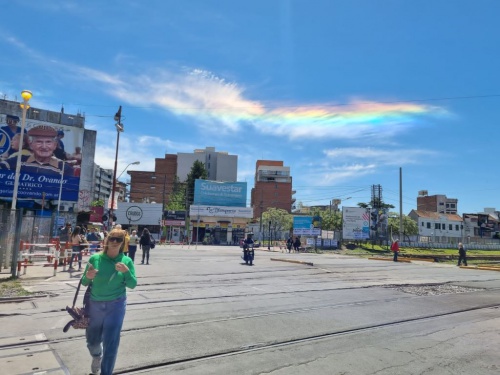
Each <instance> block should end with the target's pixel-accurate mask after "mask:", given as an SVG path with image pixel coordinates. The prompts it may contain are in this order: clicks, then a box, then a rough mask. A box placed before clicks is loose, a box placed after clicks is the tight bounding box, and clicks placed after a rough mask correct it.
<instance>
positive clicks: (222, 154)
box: [177, 147, 238, 182]
mask: <svg viewBox="0 0 500 375" xmlns="http://www.w3.org/2000/svg"><path fill="white" fill-rule="evenodd" d="M195 161H200V162H202V163H203V164H204V165H205V169H206V170H207V172H208V176H207V178H208V179H209V180H212V181H221V182H235V181H236V179H237V173H238V156H237V155H229V153H228V152H226V151H215V147H206V148H205V149H204V150H202V149H196V150H194V152H192V153H185V152H179V153H178V154H177V176H178V177H179V181H181V182H184V181H186V178H187V176H188V174H189V172H191V167H192V166H193V163H194V162H195Z"/></svg>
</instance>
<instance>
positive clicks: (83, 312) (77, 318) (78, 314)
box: [63, 279, 92, 332]
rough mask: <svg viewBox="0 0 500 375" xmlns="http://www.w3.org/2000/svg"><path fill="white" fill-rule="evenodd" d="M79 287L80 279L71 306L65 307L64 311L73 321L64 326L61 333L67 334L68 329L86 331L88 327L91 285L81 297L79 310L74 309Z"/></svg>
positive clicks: (77, 308)
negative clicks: (81, 304)
mask: <svg viewBox="0 0 500 375" xmlns="http://www.w3.org/2000/svg"><path fill="white" fill-rule="evenodd" d="M81 285H82V279H80V282H79V283H78V288H76V293H75V298H73V306H72V307H69V306H66V311H67V312H68V314H69V315H71V317H72V318H73V319H72V320H70V321H69V322H68V323H67V324H66V325H65V326H64V328H63V332H68V330H69V328H70V327H73V328H74V329H86V328H87V327H88V326H89V322H90V318H89V308H90V292H91V291H92V283H90V284H89V286H88V287H87V290H86V291H85V295H84V296H83V307H81V308H80V307H75V304H76V300H77V298H78V293H79V292H80V286H81Z"/></svg>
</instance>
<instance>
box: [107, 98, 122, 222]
mask: <svg viewBox="0 0 500 375" xmlns="http://www.w3.org/2000/svg"><path fill="white" fill-rule="evenodd" d="M114 119H115V121H116V124H115V127H116V153H115V168H114V170H113V184H112V188H111V203H110V205H109V218H108V229H109V228H111V223H112V222H113V208H114V205H115V189H116V168H117V164H118V146H119V144H120V133H121V132H122V131H123V125H122V123H121V120H122V106H120V108H118V112H116V114H115V117H114Z"/></svg>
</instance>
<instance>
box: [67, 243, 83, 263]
mask: <svg viewBox="0 0 500 375" xmlns="http://www.w3.org/2000/svg"><path fill="white" fill-rule="evenodd" d="M71 250H72V251H71V258H70V259H69V267H70V268H71V267H73V257H74V256H75V255H78V265H79V266H80V268H82V249H81V247H80V245H74V246H73V247H72V249H71Z"/></svg>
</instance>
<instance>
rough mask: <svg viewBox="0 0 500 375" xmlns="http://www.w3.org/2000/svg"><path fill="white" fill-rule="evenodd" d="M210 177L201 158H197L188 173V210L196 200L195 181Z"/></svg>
mask: <svg viewBox="0 0 500 375" xmlns="http://www.w3.org/2000/svg"><path fill="white" fill-rule="evenodd" d="M207 177H208V172H207V170H206V169H205V164H204V163H202V162H201V161H199V160H195V162H194V163H193V166H192V167H191V171H190V172H189V174H188V175H187V179H186V194H187V199H186V210H187V209H188V208H189V206H190V205H191V204H193V201H194V181H195V180H198V179H199V180H206V179H207Z"/></svg>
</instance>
